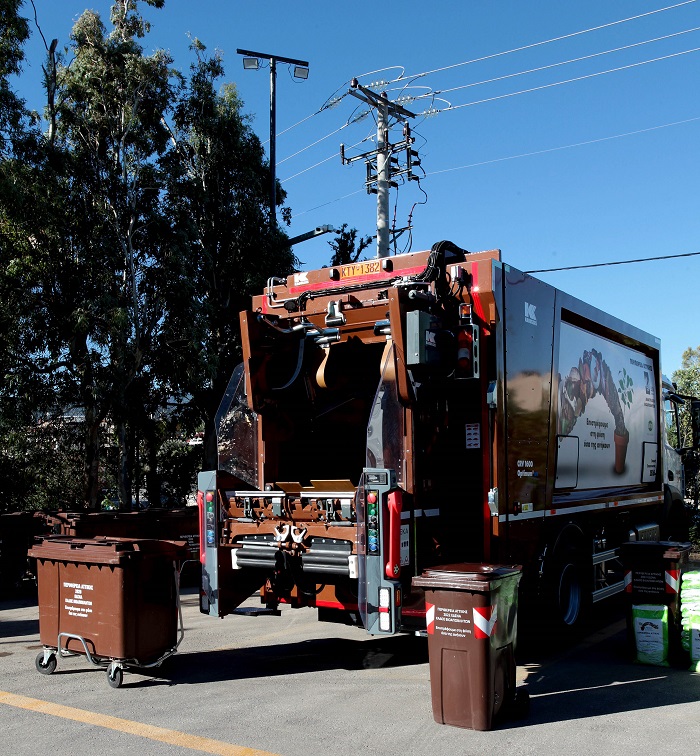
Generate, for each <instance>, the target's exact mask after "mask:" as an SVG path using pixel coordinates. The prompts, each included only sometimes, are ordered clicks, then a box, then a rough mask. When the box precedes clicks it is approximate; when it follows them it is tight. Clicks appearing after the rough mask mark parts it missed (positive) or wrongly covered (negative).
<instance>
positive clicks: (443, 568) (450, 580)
mask: <svg viewBox="0 0 700 756" xmlns="http://www.w3.org/2000/svg"><path fill="white" fill-rule="evenodd" d="M521 572H522V567H521V566H520V565H517V564H511V565H505V564H484V563H480V562H459V563H458V564H445V565H439V566H437V567H429V568H428V569H426V570H424V571H423V574H422V575H420V576H417V577H414V578H413V581H412V583H413V585H414V586H416V587H418V588H447V589H454V590H463V591H489V590H490V589H491V584H492V583H496V582H498V581H500V580H503V579H504V578H508V577H515V576H517V577H518V579H520V574H521Z"/></svg>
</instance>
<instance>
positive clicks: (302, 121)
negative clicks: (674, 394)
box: [18, 0, 700, 374]
mask: <svg viewBox="0 0 700 756" xmlns="http://www.w3.org/2000/svg"><path fill="white" fill-rule="evenodd" d="M35 5H36V9H37V13H38V19H39V23H40V25H41V28H42V31H43V33H44V36H45V37H46V38H47V40H51V39H52V38H58V40H59V47H63V46H64V45H67V44H68V43H69V33H70V28H71V26H72V23H73V21H74V20H75V18H77V17H78V16H79V15H80V13H81V12H82V11H83V10H84V9H85V8H87V7H90V8H92V9H94V10H96V11H98V12H99V13H100V14H101V15H102V16H103V18H104V19H105V20H108V18H109V8H110V6H111V2H110V1H109V0H60V2H57V1H56V0H35ZM672 6H675V7H672ZM662 9H663V10H662ZM652 11H659V12H656V13H651V12H652ZM24 12H25V15H27V16H31V15H33V11H32V8H31V5H30V4H29V2H28V0H27V2H26V3H25V10H24ZM146 14H147V16H148V17H149V18H150V19H151V21H152V31H151V34H150V35H149V36H148V37H147V38H146V39H145V40H144V46H145V48H146V50H147V51H150V50H152V49H155V48H157V47H163V48H166V49H169V50H170V51H171V53H172V55H173V56H174V58H175V65H176V66H177V67H178V68H181V69H186V68H187V66H188V65H189V63H190V62H191V54H190V53H189V51H188V45H189V36H188V35H191V36H192V37H197V38H199V39H200V40H201V41H202V42H204V44H205V45H207V47H208V48H209V49H210V50H214V49H219V50H221V51H222V52H223V55H224V62H225V65H226V74H227V75H226V80H227V81H234V82H235V83H236V84H237V86H238V88H239V91H240V93H241V96H242V98H243V101H244V103H245V110H246V112H248V113H249V114H250V115H251V117H252V118H253V121H252V125H253V127H254V129H255V131H256V132H257V133H258V134H259V135H260V136H261V138H262V139H263V140H267V139H268V137H269V120H268V113H269V71H268V70H267V69H260V70H258V71H244V70H243V67H242V61H241V58H240V56H238V55H237V54H236V49H237V48H244V49H249V50H256V51H260V52H265V53H270V54H274V55H279V56H284V57H291V58H300V59H304V60H308V61H309V63H310V75H309V78H308V80H306V81H303V82H298V81H294V80H293V79H292V77H291V75H290V74H289V72H288V70H287V67H286V66H283V65H280V66H279V68H278V77H277V130H278V137H277V163H278V167H277V175H278V177H279V178H280V179H281V180H282V185H283V186H284V188H285V189H286V191H287V193H288V198H287V204H288V205H289V206H290V207H291V208H292V211H293V213H294V216H293V223H292V226H291V228H290V229H288V233H289V234H290V236H294V235H297V234H301V233H304V232H305V231H308V230H309V229H312V228H314V227H316V226H319V225H323V224H331V225H333V226H335V227H338V226H340V225H341V224H342V223H348V224H349V226H350V227H355V228H357V229H358V231H359V232H360V233H362V234H372V233H374V230H375V224H376V200H375V197H374V195H372V196H368V195H367V194H366V193H365V191H364V187H363V182H364V179H365V168H364V165H363V164H362V162H361V161H359V162H357V163H354V164H353V165H350V166H343V165H341V162H340V157H339V145H340V143H341V142H342V143H344V144H345V145H346V147H347V148H348V150H347V154H348V155H350V154H354V153H358V152H365V151H368V150H370V149H372V147H373V142H371V141H365V142H362V140H364V139H367V138H369V137H371V136H372V134H373V133H374V132H375V125H374V121H373V120H372V117H371V116H370V115H367V116H365V117H364V118H358V117H359V116H361V115H362V112H363V110H364V108H363V106H362V104H361V103H360V102H359V101H358V100H356V99H354V98H353V97H349V96H345V97H341V98H340V101H339V102H338V103H337V104H336V105H334V106H333V107H330V108H323V106H324V104H326V103H327V102H328V101H329V100H332V99H333V98H334V97H339V96H340V95H344V94H345V93H346V92H347V89H348V82H349V80H350V79H351V78H353V77H358V78H359V80H360V83H364V84H366V85H369V84H371V83H374V82H378V81H386V82H387V83H386V84H385V85H383V86H384V88H385V89H387V91H388V92H389V96H390V97H392V98H395V97H398V96H403V97H413V98H415V97H417V96H421V97H420V99H417V100H413V101H411V102H406V103H405V107H407V108H409V109H410V110H412V111H413V112H414V113H416V114H418V116H417V117H416V118H414V119H412V127H413V131H414V136H415V137H416V144H415V148H417V149H418V151H419V153H420V158H421V163H422V168H423V169H424V170H425V173H426V174H427V175H425V177H424V178H422V179H421V182H420V186H419V185H418V184H417V183H416V182H411V183H410V184H409V185H406V186H401V187H400V188H399V190H398V192H396V191H393V192H392V197H391V217H392V219H393V217H394V213H395V217H396V226H397V227H399V228H400V227H404V226H406V225H407V223H408V218H409V215H411V213H412V215H411V217H412V224H413V233H412V239H410V240H409V237H408V234H404V235H403V236H401V237H400V238H399V239H398V241H397V245H398V249H399V251H402V250H403V249H404V248H406V245H408V244H409V243H410V244H411V249H412V250H414V251H415V250H419V249H428V248H429V247H430V246H431V245H432V244H433V243H435V242H436V241H439V240H441V239H450V240H452V241H453V242H455V243H456V244H458V245H459V246H461V247H464V248H466V249H469V250H473V251H477V250H482V249H494V248H499V249H501V250H502V254H503V259H504V260H505V261H506V262H508V263H510V264H512V265H514V266H515V267H517V268H520V269H521V270H539V269H543V268H556V267H565V266H572V265H586V264H596V263H607V262H611V261H618V260H628V259H638V258H647V257H663V256H668V255H674V254H687V253H695V252H700V242H699V241H698V239H699V238H700V213H699V212H698V209H699V208H698V199H699V192H698V189H699V186H698V184H699V181H700V179H699V178H698V177H699V176H700V150H699V149H698V140H699V138H700V104H699V102H698V92H699V91H700V86H699V85H700V50H696V49H695V48H700V1H694V2H680V3H678V2H676V3H673V2H672V1H671V0H666V1H665V2H664V0H616V1H615V2H610V0H587V1H586V2H573V1H571V0H570V1H569V2H561V0H539V2H536V3H528V2H523V1H522V0H469V2H463V3H455V2H454V1H452V2H445V1H443V0H434V1H433V2H431V3H426V2H415V1H414V0H405V1H404V2H401V3H391V2H390V3H376V2H367V1H365V0H356V1H355V2H353V3H343V4H340V3H333V2H328V1H327V0H326V2H322V1H320V0H313V1H311V2H304V1H303V0H301V1H300V2H298V3H291V2H288V1H287V2H282V1H281V0H269V2H265V3H261V2H240V1H239V0H197V2H194V1H193V0H165V7H164V8H163V9H162V10H153V9H148V8H146ZM642 14H649V15H642ZM637 16H640V17H638V18H632V17H637ZM626 19H632V20H626ZM616 22H621V23H616ZM595 27H602V28H597V29H595V30H592V31H588V30H591V29H594V28H595ZM579 32H584V33H579ZM662 37H663V39H661V38H662ZM549 40H555V41H549ZM539 43H544V44H539ZM521 48H523V49H521ZM618 48H625V49H618ZM510 51H513V52H510ZM26 54H27V61H26V64H25V69H24V73H23V75H22V77H21V78H20V79H19V82H18V89H19V91H20V93H21V94H22V95H23V96H24V97H25V98H26V100H27V102H28V104H29V105H30V106H31V107H33V108H36V109H37V110H41V108H42V106H43V93H42V89H41V64H42V62H43V43H42V40H41V37H40V36H39V34H38V33H36V31H34V33H33V36H32V40H31V42H30V44H29V45H28V46H27V48H26ZM574 59H576V60H574ZM567 61H574V62H567ZM457 64H461V65H457ZM533 69H539V70H533ZM613 69H618V70H613ZM372 72H377V73H372ZM428 72H432V73H428ZM604 72H609V73H604ZM364 74H369V75H367V76H365V75H364ZM419 74H426V75H419ZM416 75H419V76H416ZM494 79H495V81H494ZM572 79H575V81H569V80H572ZM563 82H568V83H563ZM448 89H449V90H451V91H449V92H447V91H445V90H448ZM525 90H529V91H525ZM518 92H522V93H521V94H515V93H518ZM460 106H461V107H460ZM430 109H432V110H438V111H439V112H438V113H437V114H434V115H431V116H429V117H426V116H425V115H422V114H423V113H425V111H426V110H430ZM355 119H358V120H357V121H355ZM289 127H293V128H289ZM392 138H393V140H394V141H399V140H400V138H401V137H400V132H399V131H398V130H397V131H394V132H393V134H392ZM357 143H360V144H359V146H358V147H357V148H355V150H354V152H353V150H351V149H350V146H351V145H355V144H357ZM419 173H420V172H419ZM421 175H422V174H421ZM423 192H425V194H424V193H423ZM329 238H331V237H329V236H326V237H323V236H322V237H318V238H317V239H314V240H313V241H310V242H305V243H303V244H300V245H298V246H297V247H296V248H295V250H296V253H297V255H298V257H299V258H300V260H302V261H303V263H304V264H303V266H302V267H303V268H305V269H308V268H314V267H320V266H321V265H323V264H325V263H327V262H328V259H329V257H330V254H331V251H330V248H329V247H328V244H327V240H328V239H329ZM371 254H374V252H373V251H372V252H371ZM699 273H700V256H693V257H684V258H678V259H670V260H665V261H664V260H660V261H655V262H647V263H640V264H634V265H616V266H610V267H603V268H592V269H590V270H577V271H568V272H555V273H542V274H538V275H539V277H540V278H542V279H543V280H545V281H547V282H548V283H550V284H552V285H554V286H557V287H558V288H561V289H563V290H565V291H567V292H569V293H571V294H573V295H574V296H577V297H580V298H582V299H585V300H586V301H589V302H590V303H592V304H594V305H595V306H597V307H599V308H601V309H603V310H606V311H608V312H610V313H612V314H614V315H616V316H618V317H620V318H622V319H624V320H627V321H628V322H630V323H633V324H634V325H636V326H638V327H640V328H642V329H644V330H646V331H648V332H649V333H651V334H653V335H654V336H658V337H660V338H661V343H662V366H663V369H664V372H666V373H669V374H670V373H672V372H673V370H675V369H676V368H678V367H680V363H681V355H682V353H683V351H684V350H685V349H686V348H687V347H689V346H692V347H697V346H698V345H699V344H700V294H699V292H698V281H699V279H700V275H699ZM270 274H271V275H274V274H275V271H270Z"/></svg>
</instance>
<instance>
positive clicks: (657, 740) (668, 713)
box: [0, 589, 700, 756]
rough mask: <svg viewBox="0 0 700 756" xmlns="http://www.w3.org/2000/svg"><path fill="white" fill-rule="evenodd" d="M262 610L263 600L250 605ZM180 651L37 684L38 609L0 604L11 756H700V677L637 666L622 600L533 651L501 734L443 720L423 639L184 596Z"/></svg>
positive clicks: (85, 668) (0, 727)
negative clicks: (210, 606) (119, 673)
mask: <svg viewBox="0 0 700 756" xmlns="http://www.w3.org/2000/svg"><path fill="white" fill-rule="evenodd" d="M249 603H250V604H251V605H256V604H257V602H256V601H255V600H251V601H250V602H249ZM183 608H184V619H185V637H184V640H183V642H182V645H181V646H180V652H179V653H178V654H177V655H176V656H175V657H173V658H172V659H170V660H169V661H168V662H166V665H165V667H164V668H163V669H161V670H159V671H158V672H156V673H154V674H141V673H138V672H134V671H127V672H126V673H125V676H124V684H123V686H122V687H121V688H119V689H113V688H110V687H109V686H108V684H107V679H106V674H105V672H104V670H102V669H96V668H93V667H90V666H89V665H88V664H87V663H86V661H85V659H84V658H82V657H78V658H69V659H60V660H59V663H58V668H57V670H56V672H55V673H54V674H53V675H51V676H46V675H40V674H39V673H38V672H37V671H36V670H35V666H34V659H35V657H36V655H37V653H38V652H39V651H40V650H41V645H40V642H39V622H38V608H37V606H36V603H35V601H34V600H32V599H31V598H25V599H16V600H12V601H10V600H6V601H0V754H8V755H9V754H12V756H37V755H38V754H51V756H74V754H76V753H91V754H110V756H112V755H114V756H123V755H124V756H125V755H126V754H142V755H143V754H176V755H178V756H179V755H182V756H185V755H186V754H193V753H216V754H237V755H239V756H243V755H244V754H245V755H248V756H254V755H255V754H260V753H273V754H281V755H283V756H308V754H324V756H325V755H326V754H328V755H330V756H334V755H335V754H338V755H340V754H343V756H347V755H348V754H360V753H367V754H376V755H377V756H385V755H386V756H389V755H391V754H402V756H405V755H406V754H430V755H431V756H440V755H441V754H446V755H447V754H449V755H450V756H453V755H454V754H479V755H480V756H483V755H485V754H499V755H501V754H508V755H509V756H511V755H513V754H537V755H538V756H547V755H548V754H551V755H552V756H554V755H555V754H556V756H559V755H560V754H562V753H575V754H576V755H577V756H581V755H582V754H601V753H606V754H638V753H640V752H641V753H654V754H681V753H683V754H686V753H693V752H698V750H699V749H700V675H697V674H693V673H690V672H688V671H685V670H677V669H669V668H662V667H651V666H642V665H638V664H634V663H632V662H631V661H630V660H629V659H628V655H627V650H626V649H627V647H626V636H625V623H624V619H623V613H622V611H621V609H620V607H619V606H618V607H617V608H616V607H614V606H613V607H611V608H609V609H607V610H606V612H605V614H604V615H600V616H599V617H598V619H597V622H596V624H595V625H594V627H593V628H592V630H591V632H590V633H589V634H588V635H586V636H585V637H584V638H583V639H581V640H580V641H579V642H578V643H577V644H575V645H573V646H572V645H568V646H567V645H566V644H562V643H560V642H558V641H557V639H556V638H554V637H553V636H551V635H548V634H547V622H546V617H543V618H542V619H541V621H540V622H537V623H535V624H534V625H533V629H532V633H531V636H532V637H527V638H525V640H524V642H521V644H520V647H519V650H518V656H519V666H518V680H519V682H520V683H521V684H524V685H526V687H527V689H528V691H529V694H530V698H531V707H530V712H529V715H528V716H527V717H526V718H524V719H522V720H513V721H505V722H503V723H502V724H500V725H499V726H498V728H497V729H495V730H493V731H491V732H476V731H472V730H464V729H459V728H455V727H449V726H445V725H439V724H437V723H436V722H434V720H433V717H432V710H431V703H430V684H429V664H428V656H427V646H426V643H425V640H424V639H421V638H414V637H407V636H402V637H396V638H390V639H383V640H377V639H376V638H375V639H373V638H370V637H368V636H366V635H365V634H364V632H362V631H360V630H357V629H354V628H348V627H343V626H337V625H327V624H322V623H318V622H317V621H316V615H315V612H314V611H312V610H290V609H284V610H283V611H282V615H281V616H280V617H245V616H235V617H227V618H225V619H223V620H216V619H212V618H209V617H206V616H204V615H201V614H200V613H199V610H198V606H197V596H196V594H195V592H194V591H193V589H189V590H188V591H185V592H184V595H183Z"/></svg>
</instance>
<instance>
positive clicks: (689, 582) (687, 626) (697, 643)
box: [681, 570, 700, 672]
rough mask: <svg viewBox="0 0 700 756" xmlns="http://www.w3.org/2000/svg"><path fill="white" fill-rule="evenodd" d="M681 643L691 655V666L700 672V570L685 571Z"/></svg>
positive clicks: (682, 588) (682, 594) (682, 591)
mask: <svg viewBox="0 0 700 756" xmlns="http://www.w3.org/2000/svg"><path fill="white" fill-rule="evenodd" d="M681 643H682V645H683V648H684V649H685V650H686V651H687V652H688V654H689V655H690V668H691V669H692V670H694V671H695V672H700V570H688V571H687V572H684V573H683V582H682V583H681Z"/></svg>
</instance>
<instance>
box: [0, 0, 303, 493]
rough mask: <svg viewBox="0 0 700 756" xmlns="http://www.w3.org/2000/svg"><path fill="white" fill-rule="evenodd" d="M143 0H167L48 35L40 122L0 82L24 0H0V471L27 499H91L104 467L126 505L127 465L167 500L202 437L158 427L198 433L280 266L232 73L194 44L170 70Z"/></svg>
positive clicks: (21, 31) (287, 252)
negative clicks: (252, 300) (64, 42)
mask: <svg viewBox="0 0 700 756" xmlns="http://www.w3.org/2000/svg"><path fill="white" fill-rule="evenodd" d="M142 3H146V4H147V5H150V6H152V7H155V8H161V7H163V5H164V0H141V2H139V0H116V1H115V2H114V3H113V6H112V9H111V14H110V24H111V26H110V28H109V29H107V27H106V26H105V24H104V22H103V20H102V19H101V18H100V16H99V15H98V14H97V13H95V12H94V11H85V12H84V13H83V14H82V15H81V16H80V18H79V19H78V20H77V21H76V23H75V25H74V27H73V30H72V33H71V38H70V60H69V61H66V60H64V59H63V58H62V57H61V56H57V55H56V54H55V45H53V44H52V45H51V46H50V48H47V51H48V57H47V63H46V65H45V68H44V71H45V73H46V77H47V82H46V89H47V110H46V114H45V119H46V124H47V129H46V132H45V134H43V135H41V134H39V133H37V132H36V131H33V130H32V123H31V121H30V120H29V119H28V118H27V116H26V113H25V111H24V108H23V104H22V103H21V101H20V100H18V99H17V98H16V97H14V95H13V94H12V92H11V89H10V88H9V84H8V83H7V82H8V76H9V75H10V74H16V73H17V72H18V71H19V66H20V63H21V60H22V45H23V43H24V41H25V40H26V37H27V33H28V27H27V24H26V21H25V20H24V19H21V18H20V16H19V8H20V5H21V3H20V1H19V0H0V9H1V10H0V13H1V14H2V15H1V16H0V19H1V20H2V21H3V22H4V30H5V31H4V33H3V34H2V35H0V100H1V104H7V105H8V108H10V109H9V110H7V109H5V108H3V109H2V114H0V244H1V245H2V247H1V249H2V263H3V265H2V270H1V271H0V325H1V326H2V330H1V332H0V367H1V368H2V374H1V375H2V379H3V380H2V385H1V386H0V438H2V439H5V440H8V442H9V441H10V440H11V441H12V443H11V444H10V445H9V446H7V447H6V446H3V449H4V451H3V453H2V454H0V475H2V476H3V478H5V479H6V481H7V482H8V484H9V482H10V481H13V484H14V482H17V481H20V480H21V484H22V485H26V483H27V480H28V479H31V480H33V481H34V484H32V486H31V487H30V489H29V490H30V491H31V492H32V493H31V495H30V497H29V498H30V499H32V501H33V502H34V504H35V505H37V503H38V505H40V506H46V505H48V501H49V500H50V501H53V502H55V505H59V504H61V505H64V506H76V505H78V506H82V505H85V506H89V507H95V506H97V505H99V502H100V501H101V499H102V494H101V492H100V488H101V487H104V486H111V485H112V482H113V483H114V485H115V486H116V488H117V489H118V493H119V499H120V504H121V506H122V507H125V508H128V507H130V506H131V498H132V491H133V490H134V489H135V488H136V489H137V490H138V488H139V487H140V485H141V477H142V474H143V475H145V479H146V486H147V488H148V492H149V498H150V499H151V500H152V501H160V500H161V498H162V493H163V491H169V492H170V495H171V496H175V495H177V496H180V495H181V492H182V488H183V482H182V481H183V478H182V475H178V474H176V473H175V471H174V468H175V467H176V464H175V463H174V462H173V461H172V460H176V459H180V460H185V462H186V464H184V467H186V468H187V471H188V472H187V474H188V475H189V474H191V458H192V456H193V454H194V453H195V452H196V451H201V449H202V447H198V448H197V447H189V448H186V449H185V448H184V447H182V442H173V441H172V439H173V437H174V436H177V435H178V434H180V435H181V436H184V435H185V434H186V433H187V432H189V431H191V430H193V429H194V428H195V427H197V426H202V425H204V426H205V427H206V429H207V431H208V437H209V438H212V437H213V417H214V414H215V412H216V408H217V406H218V402H219V399H220V397H221V395H222V394H223V391H224V387H225V385H226V382H227V381H228V377H229V374H230V372H231V370H232V368H233V365H234V364H235V362H236V361H238V360H239V359H240V339H239V334H238V311H239V310H241V309H244V308H245V307H246V306H247V305H248V302H249V297H250V295H251V294H252V293H253V292H257V291H259V290H260V289H261V288H262V286H263V285H264V282H265V280H266V278H267V277H268V276H269V275H271V274H275V275H286V274H287V273H289V272H291V270H292V269H293V266H294V264H295V259H294V256H293V254H292V252H291V249H290V248H289V245H288V242H287V238H286V236H285V234H284V233H283V232H282V230H281V229H279V228H278V227H277V225H276V223H275V224H274V227H272V225H271V223H270V218H269V209H268V208H267V188H268V186H269V180H270V170H269V165H268V164H267V162H266V160H265V156H264V152H263V149H262V145H261V144H260V141H259V140H258V139H257V137H256V136H255V135H254V134H253V132H252V130H251V128H250V126H249V124H248V121H247V120H246V117H245V116H244V115H243V114H242V102H241V100H240V98H239V97H238V95H237V92H236V90H235V87H234V86H233V85H226V86H224V87H223V88H221V89H219V88H218V84H219V81H220V80H221V78H222V77H223V74H224V70H223V66H222V63H221V59H220V57H219V56H217V55H214V56H207V55H206V51H205V47H204V45H202V44H201V43H199V42H196V41H195V43H194V45H193V50H194V54H195V58H196V60H195V62H194V64H193V65H192V67H191V69H190V71H189V73H188V74H187V75H185V74H183V73H181V72H180V71H178V70H176V69H175V68H174V62H173V60H172V59H171V57H170V55H169V54H168V53H166V52H164V51H162V50H156V51H155V52H153V53H151V54H148V55H147V54H146V53H145V52H144V45H143V43H142V40H143V39H144V38H145V37H146V36H147V34H148V32H149V25H148V23H147V22H146V21H145V20H144V18H143V16H142V15H141V13H140V12H139V6H140V5H141V4H142ZM13 98H14V99H13ZM10 106H11V107H10ZM12 108H14V110H13V109H12ZM18 146H21V155H20V153H19V151H18ZM18 156H20V157H21V159H18ZM278 197H279V202H280V204H282V202H283V201H284V193H283V192H282V191H281V190H280V192H279V193H278ZM106 447H110V448H111V449H112V450H111V451H109V453H107V451H106ZM193 448H194V449H195V451H194V452H193ZM205 448H208V449H210V450H211V449H212V445H211V444H209V445H208V446H207V445H205ZM5 450H7V451H5ZM42 455H45V456H44V459H49V460H50V461H51V462H50V464H49V465H47V469H51V470H54V473H55V474H53V477H52V478H51V480H50V481H49V480H48V478H47V476H41V475H38V474H36V467H35V464H36V462H37V459H38V458H39V457H41V456H42ZM209 462H210V463H211V459H210V460H209ZM29 463H31V464H30V465H29V467H27V465H28V464H29ZM22 464H24V465H25V469H26V470H27V475H26V476H24V477H23V476H22V475H21V470H20V468H21V466H22ZM214 464H215V461H214ZM30 470H31V472H30ZM59 470H60V474H59ZM49 477H51V476H49ZM40 479H41V481H42V482H41V483H39V480H40ZM19 487H20V483H19V482H17V485H16V488H19ZM39 488H41V490H43V491H44V492H46V494H47V495H46V496H41V495H39ZM27 490H28V489H27V488H24V492H25V494H26V492H27ZM61 499H62V500H61Z"/></svg>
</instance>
